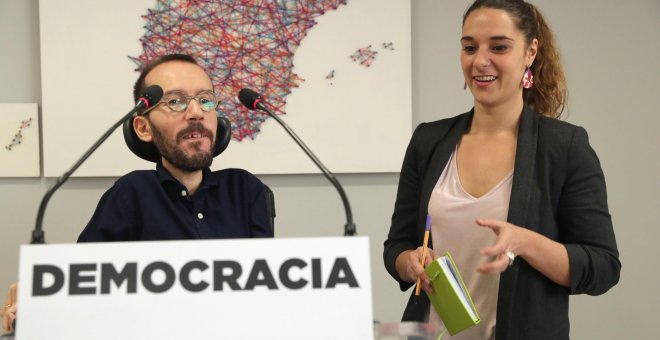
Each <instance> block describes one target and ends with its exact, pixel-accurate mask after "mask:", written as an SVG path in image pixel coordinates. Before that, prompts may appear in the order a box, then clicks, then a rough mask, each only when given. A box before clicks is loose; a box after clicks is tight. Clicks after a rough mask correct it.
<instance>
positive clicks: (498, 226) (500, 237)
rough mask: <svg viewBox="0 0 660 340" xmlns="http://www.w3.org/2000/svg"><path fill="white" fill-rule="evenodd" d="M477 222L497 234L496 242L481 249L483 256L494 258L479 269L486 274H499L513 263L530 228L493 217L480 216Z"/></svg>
mask: <svg viewBox="0 0 660 340" xmlns="http://www.w3.org/2000/svg"><path fill="white" fill-rule="evenodd" d="M476 222H477V225H479V226H481V227H485V228H490V229H491V230H492V231H493V232H494V233H495V235H497V240H496V241H495V244H493V245H492V246H490V247H486V248H482V249H481V250H480V251H479V253H480V254H481V256H489V257H492V258H493V260H491V261H488V262H486V263H484V264H482V265H480V266H479V267H478V268H477V271H478V272H480V273H484V274H499V273H501V272H503V271H505V270H506V269H507V268H508V267H509V266H510V265H511V264H513V259H514V258H515V256H516V255H519V253H518V251H519V250H520V248H521V244H523V242H525V237H526V233H527V232H528V230H527V229H525V228H521V227H518V226H516V225H513V224H511V223H509V222H504V221H499V220H493V219H484V218H478V219H477V220H476Z"/></svg>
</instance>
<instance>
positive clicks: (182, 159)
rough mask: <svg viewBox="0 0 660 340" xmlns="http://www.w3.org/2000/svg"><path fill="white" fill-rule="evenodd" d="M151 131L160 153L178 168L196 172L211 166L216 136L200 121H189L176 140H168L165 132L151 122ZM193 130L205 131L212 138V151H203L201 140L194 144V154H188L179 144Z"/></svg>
mask: <svg viewBox="0 0 660 340" xmlns="http://www.w3.org/2000/svg"><path fill="white" fill-rule="evenodd" d="M151 131H152V133H153V137H154V144H155V145H156V148H157V149H158V151H159V152H160V155H161V156H163V158H165V159H166V160H167V161H168V162H170V163H171V164H172V165H173V166H175V167H176V168H177V169H179V170H181V171H185V172H194V171H197V170H201V169H204V168H208V167H209V166H211V163H212V162H213V148H214V146H215V143H214V141H215V138H214V136H213V133H212V132H211V131H210V130H208V129H206V128H205V127H204V126H203V125H202V123H200V122H191V123H188V126H187V127H186V128H185V129H183V130H181V131H179V133H177V135H176V140H174V141H171V140H166V139H165V137H164V136H163V134H162V133H161V132H160V131H158V129H157V128H156V127H155V126H154V124H151ZM192 132H199V133H203V134H205V135H206V136H208V138H209V139H210V140H211V151H210V152H205V151H201V142H195V143H194V144H192V146H193V148H194V150H195V153H194V154H193V155H190V156H188V155H186V153H185V152H184V151H183V149H182V148H181V147H180V146H179V143H180V142H181V141H183V136H184V135H187V134H190V133H192Z"/></svg>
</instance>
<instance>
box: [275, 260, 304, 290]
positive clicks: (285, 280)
mask: <svg viewBox="0 0 660 340" xmlns="http://www.w3.org/2000/svg"><path fill="white" fill-rule="evenodd" d="M291 267H298V268H301V269H302V268H305V267H307V263H305V261H303V260H301V259H295V258H294V259H288V260H286V261H284V263H282V266H281V267H280V282H282V284H283V285H284V287H286V288H289V289H300V288H302V287H305V286H306V285H307V282H308V281H307V280H305V279H303V278H301V279H300V280H298V281H293V280H291V277H289V270H290V269H291Z"/></svg>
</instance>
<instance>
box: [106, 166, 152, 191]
mask: <svg viewBox="0 0 660 340" xmlns="http://www.w3.org/2000/svg"><path fill="white" fill-rule="evenodd" d="M157 181H158V175H157V172H156V171H155V170H134V171H131V172H129V173H127V174H125V175H123V176H121V177H119V178H118V179H117V180H116V181H115V184H114V187H119V188H121V187H136V186H143V185H145V184H148V183H150V182H157Z"/></svg>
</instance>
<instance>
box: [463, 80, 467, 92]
mask: <svg viewBox="0 0 660 340" xmlns="http://www.w3.org/2000/svg"><path fill="white" fill-rule="evenodd" d="M465 89H467V81H463V90H465Z"/></svg>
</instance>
